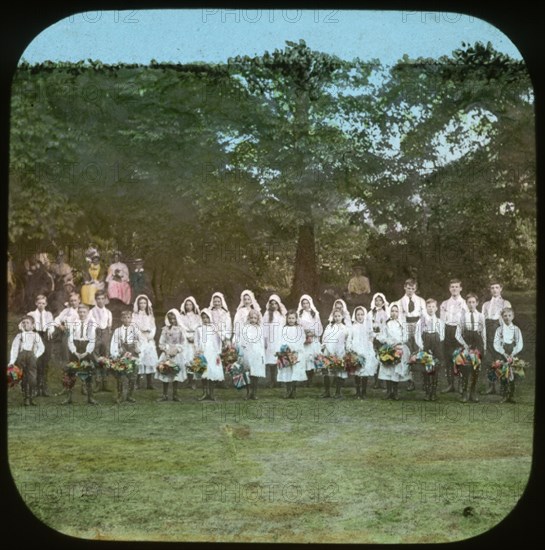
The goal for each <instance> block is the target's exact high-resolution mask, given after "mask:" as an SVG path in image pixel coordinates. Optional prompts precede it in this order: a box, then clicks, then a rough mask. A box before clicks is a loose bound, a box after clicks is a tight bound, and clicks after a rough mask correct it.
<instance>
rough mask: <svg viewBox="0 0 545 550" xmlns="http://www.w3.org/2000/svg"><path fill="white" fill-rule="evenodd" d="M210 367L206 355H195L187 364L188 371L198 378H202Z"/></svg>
mask: <svg viewBox="0 0 545 550" xmlns="http://www.w3.org/2000/svg"><path fill="white" fill-rule="evenodd" d="M207 368H208V361H207V360H206V357H205V356H204V355H202V354H201V355H195V357H194V358H193V361H191V362H190V363H188V364H187V372H188V373H190V374H192V375H193V377H194V378H195V379H196V380H199V379H200V378H202V375H203V374H204V373H205V372H206V369H207Z"/></svg>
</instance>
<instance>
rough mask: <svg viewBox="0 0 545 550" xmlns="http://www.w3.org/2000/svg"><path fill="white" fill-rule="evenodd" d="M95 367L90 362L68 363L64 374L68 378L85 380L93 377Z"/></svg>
mask: <svg viewBox="0 0 545 550" xmlns="http://www.w3.org/2000/svg"><path fill="white" fill-rule="evenodd" d="M94 370H95V365H94V363H93V362H92V361H86V360H83V361H70V363H68V364H67V365H66V370H65V372H66V373H67V374H68V375H69V376H77V377H79V378H81V379H82V380H86V379H87V378H88V377H89V376H92V375H93V372H94Z"/></svg>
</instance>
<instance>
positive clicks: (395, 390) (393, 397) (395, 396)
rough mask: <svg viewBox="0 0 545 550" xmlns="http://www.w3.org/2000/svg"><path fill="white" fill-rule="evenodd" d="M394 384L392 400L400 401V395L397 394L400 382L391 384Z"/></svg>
mask: <svg viewBox="0 0 545 550" xmlns="http://www.w3.org/2000/svg"><path fill="white" fill-rule="evenodd" d="M391 384H392V399H393V400H394V401H399V395H398V394H397V390H398V386H399V382H391Z"/></svg>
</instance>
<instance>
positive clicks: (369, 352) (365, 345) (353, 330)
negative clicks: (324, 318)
mask: <svg viewBox="0 0 545 550" xmlns="http://www.w3.org/2000/svg"><path fill="white" fill-rule="evenodd" d="M372 339H373V329H372V327H371V324H370V322H369V319H368V315H367V311H366V309H365V308H364V307H363V306H357V307H356V308H355V309H354V311H353V312H352V326H351V327H350V334H349V337H348V342H347V344H346V348H347V351H351V352H354V353H357V354H358V355H361V356H362V357H363V358H364V359H365V364H364V366H363V367H360V368H359V369H358V370H357V371H356V372H355V373H354V374H355V381H356V395H355V397H356V399H365V398H366V397H367V377H372V376H374V375H375V373H376V372H377V367H378V360H377V356H376V355H375V350H374V349H373V344H372Z"/></svg>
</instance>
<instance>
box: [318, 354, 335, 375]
mask: <svg viewBox="0 0 545 550" xmlns="http://www.w3.org/2000/svg"><path fill="white" fill-rule="evenodd" d="M330 363H331V361H330V360H329V357H328V356H327V355H324V354H323V353H317V354H316V355H315V356H314V368H315V369H316V370H317V371H322V372H323V373H324V374H327V370H328V369H329V365H330Z"/></svg>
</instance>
